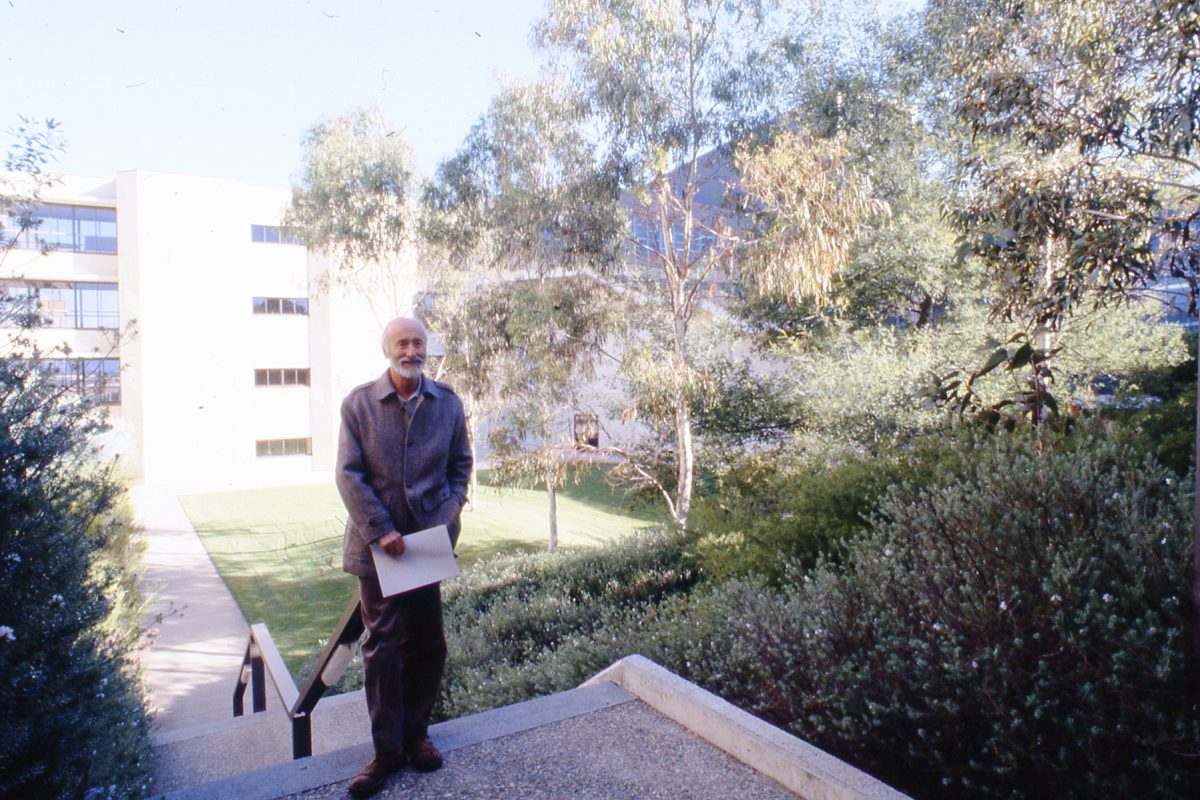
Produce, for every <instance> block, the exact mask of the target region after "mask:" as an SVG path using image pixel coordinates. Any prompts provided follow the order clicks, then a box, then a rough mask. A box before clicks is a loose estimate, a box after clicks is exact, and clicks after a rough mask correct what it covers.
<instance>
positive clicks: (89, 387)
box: [39, 358, 121, 406]
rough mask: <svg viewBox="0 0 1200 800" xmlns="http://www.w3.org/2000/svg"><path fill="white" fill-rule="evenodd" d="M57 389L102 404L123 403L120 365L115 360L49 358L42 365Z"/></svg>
mask: <svg viewBox="0 0 1200 800" xmlns="http://www.w3.org/2000/svg"><path fill="white" fill-rule="evenodd" d="M39 366H40V367H41V369H42V372H43V374H44V375H45V376H46V378H47V380H49V381H50V383H51V384H52V385H54V386H61V387H63V388H64V389H69V390H71V391H73V392H77V393H78V394H79V396H80V397H83V398H84V399H86V400H91V401H92V402H94V403H99V404H101V405H110V406H111V405H120V403H121V362H120V360H119V359H116V358H47V359H43V360H42V361H40V362H39Z"/></svg>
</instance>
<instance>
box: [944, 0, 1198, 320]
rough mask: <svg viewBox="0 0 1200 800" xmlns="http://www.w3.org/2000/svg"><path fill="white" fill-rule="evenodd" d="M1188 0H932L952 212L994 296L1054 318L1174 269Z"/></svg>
mask: <svg viewBox="0 0 1200 800" xmlns="http://www.w3.org/2000/svg"><path fill="white" fill-rule="evenodd" d="M1196 17H1197V4H1196V2H1195V0H1163V1H1162V2H1154V3H1142V2H1134V0H1098V1H1097V2H1089V3H1077V2H1072V1H1071V0H1049V1H1048V2H1041V3H1018V2H1003V3H983V2H978V1H977V0H938V1H937V2H933V3H930V6H929V12H928V17H927V24H928V26H929V30H930V31H931V32H932V33H933V34H934V35H935V37H937V38H938V39H939V40H940V41H941V42H942V52H944V53H945V54H946V61H945V62H944V69H945V77H946V86H945V89H946V94H945V96H946V97H947V99H948V100H949V102H950V105H951V107H952V109H953V111H954V113H955V114H956V115H957V116H958V118H959V119H960V120H961V122H962V123H963V125H964V126H965V128H966V131H967V132H968V133H969V135H970V136H971V137H972V138H973V140H974V141H973V142H972V147H970V148H964V149H963V151H962V155H963V158H962V161H961V164H960V168H961V169H962V170H963V172H964V174H965V175H966V176H967V177H968V178H969V181H965V182H964V183H965V184H966V185H969V186H970V187H971V188H970V191H969V192H964V193H963V194H962V196H961V197H959V198H956V201H955V203H954V208H953V213H954V215H955V218H956V220H957V221H958V223H959V224H960V226H961V228H962V230H963V232H964V244H963V252H964V253H967V252H974V253H976V254H977V255H979V256H980V257H981V258H982V259H983V260H984V261H985V262H986V263H987V265H988V268H989V272H990V273H991V274H992V276H993V277H994V279H995V285H996V287H997V290H998V291H997V296H996V297H995V298H994V300H995V304H996V307H997V309H998V310H999V311H1001V312H1002V313H1004V314H1005V315H1007V316H1009V317H1015V318H1022V319H1026V320H1029V321H1030V322H1031V323H1032V324H1037V325H1045V326H1047V327H1049V328H1051V329H1053V328H1054V327H1055V326H1056V325H1057V323H1058V321H1059V320H1061V319H1063V318H1064V317H1067V316H1070V315H1071V314H1072V313H1074V312H1075V311H1077V310H1078V309H1079V308H1082V307H1087V306H1091V305H1093V304H1105V303H1112V302H1121V301H1124V300H1125V299H1128V298H1129V297H1130V295H1131V293H1132V292H1135V291H1136V290H1137V289H1138V288H1139V287H1142V286H1145V285H1148V284H1151V283H1153V282H1154V281H1155V280H1156V279H1157V278H1158V277H1161V276H1163V275H1166V274H1173V275H1178V276H1181V277H1184V278H1186V279H1188V280H1189V282H1190V284H1191V285H1192V290H1193V293H1194V291H1195V285H1196V274H1197V269H1196V268H1197V257H1198V255H1197V250H1196V249H1195V247H1194V245H1193V244H1192V243H1191V241H1190V238H1189V237H1187V236H1184V235H1181V234H1183V232H1184V230H1185V229H1186V227H1187V226H1188V224H1189V223H1190V222H1191V221H1192V220H1194V219H1195V215H1194V214H1193V211H1194V210H1195V208H1196V205H1197V200H1198V199H1200V189H1197V187H1196V186H1195V183H1194V181H1192V180H1191V176H1192V175H1193V174H1194V172H1195V170H1196V168H1197V164H1196V162H1195V160H1194V150H1195V148H1196V145H1197V143H1198V142H1200V124H1198V123H1200V84H1198V83H1197V82H1196V79H1195V76H1196V74H1197V68H1198V59H1200V52H1198V51H1197V48H1196V46H1195V39H1196V22H1195V21H1196Z"/></svg>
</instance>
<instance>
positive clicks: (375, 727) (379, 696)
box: [358, 577, 446, 753]
mask: <svg viewBox="0 0 1200 800" xmlns="http://www.w3.org/2000/svg"><path fill="white" fill-rule="evenodd" d="M358 594H359V599H360V601H361V603H362V618H363V623H364V624H365V625H366V628H367V635H366V638H365V639H364V640H363V643H362V657H363V679H364V683H365V686H364V688H365V690H366V695H367V711H368V713H369V714H370V716H371V739H372V740H373V741H374V743H375V752H376V753H384V752H388V751H391V750H398V749H400V748H401V747H403V746H404V745H405V744H406V743H410V742H414V741H418V740H420V739H424V738H425V737H426V736H427V735H428V732H429V716H430V714H431V713H432V711H433V704H434V701H436V700H437V695H438V689H439V688H440V686H441V683H442V672H443V671H444V670H445V667H446V636H445V632H444V631H443V629H442V592H441V587H440V586H439V585H438V584H436V583H435V584H433V585H431V586H425V587H423V588H420V589H415V590H413V591H411V592H405V593H404V594H398V595H393V596H391V597H383V596H382V595H381V594H380V593H379V581H378V579H376V578H374V577H371V578H359V580H358Z"/></svg>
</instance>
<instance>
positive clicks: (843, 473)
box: [688, 456, 903, 581]
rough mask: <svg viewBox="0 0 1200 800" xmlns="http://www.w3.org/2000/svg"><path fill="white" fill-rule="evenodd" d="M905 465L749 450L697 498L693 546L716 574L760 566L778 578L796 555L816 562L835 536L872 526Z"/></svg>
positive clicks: (690, 520)
mask: <svg viewBox="0 0 1200 800" xmlns="http://www.w3.org/2000/svg"><path fill="white" fill-rule="evenodd" d="M902 472H903V469H902V467H901V466H900V464H899V463H898V462H896V461H895V460H893V459H888V458H862V457H850V458H847V459H845V460H843V461H841V462H838V463H834V464H827V463H821V464H810V465H806V466H800V467H791V468H789V467H787V466H784V465H782V464H781V461H780V460H779V459H777V458H769V457H768V458H764V457H760V456H748V457H746V458H743V459H741V460H740V461H739V462H738V463H737V464H736V465H735V466H734V467H733V468H732V469H730V470H729V471H728V472H727V473H726V474H725V475H724V476H722V478H721V479H720V480H719V481H717V482H715V485H714V487H713V490H712V494H709V495H706V496H703V497H697V498H696V499H695V500H694V502H693V505H692V511H691V514H690V516H689V518H688V530H689V533H690V538H691V541H692V547H691V550H690V552H691V554H692V556H693V557H694V558H695V559H696V560H697V563H698V564H699V565H700V567H701V568H702V569H703V570H704V571H706V572H708V573H711V574H712V575H713V576H714V577H715V578H717V579H723V578H726V577H731V576H735V575H747V574H750V573H756V574H761V575H766V576H768V577H769V578H771V579H772V580H775V581H777V580H779V579H781V578H782V577H783V574H784V572H785V570H786V569H787V565H788V564H789V563H792V562H796V561H799V562H801V563H804V564H808V565H810V566H811V565H812V564H813V563H815V562H816V559H817V556H818V555H820V554H821V553H824V552H828V551H829V549H830V548H831V547H832V545H833V543H834V542H837V541H840V540H842V539H844V538H846V537H849V536H852V535H854V534H857V533H861V532H863V531H864V530H866V528H867V518H868V517H869V516H870V515H871V514H873V513H874V512H875V511H876V510H877V508H878V505H879V501H880V499H881V497H882V496H883V494H884V493H885V492H886V491H887V489H888V487H889V486H891V485H892V484H894V483H896V482H897V481H899V480H900V476H901V474H902Z"/></svg>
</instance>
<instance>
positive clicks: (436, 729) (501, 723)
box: [155, 682, 637, 800]
mask: <svg viewBox="0 0 1200 800" xmlns="http://www.w3.org/2000/svg"><path fill="white" fill-rule="evenodd" d="M357 694H359V693H352V694H351V695H347V697H353V696H355V695H357ZM330 699H331V700H333V699H335V698H330ZM636 699H637V698H636V697H634V696H633V695H632V694H630V693H629V692H628V691H626V690H625V689H623V688H621V687H620V686H617V685H615V684H614V683H611V682H608V683H600V684H597V685H594V686H589V687H580V688H577V689H571V690H569V691H566V692H560V693H558V694H552V695H548V696H546V697H539V698H536V699H534V700H527V701H525V702H524V703H517V704H515V705H511V706H505V707H503V708H497V709H493V710H491V711H484V712H482V713H479V714H473V715H471V716H469V717H460V718H458V719H452V720H448V721H446V722H442V723H439V724H437V725H434V726H432V727H430V729H429V737H430V738H431V739H433V741H434V743H436V744H437V746H438V748H439V749H440V750H441V751H442V752H443V753H449V752H453V751H454V750H458V749H461V748H464V747H470V746H471V745H476V744H479V743H480V742H484V741H487V740H489V739H496V738H499V737H502V736H508V735H511V734H514V733H519V732H521V731H526V730H530V729H533V728H538V727H541V726H543V725H549V724H550V723H553V722H559V721H561V720H565V719H570V718H572V717H578V716H580V715H583V714H589V713H591V712H593V711H597V710H599V709H602V708H608V707H610V706H614V705H619V704H621V703H629V702H632V701H634V700H636ZM341 702H353V701H350V700H344V701H341ZM323 705H324V702H322V703H320V704H318V705H317V711H318V712H320V710H321V707H322V706H323ZM372 755H373V747H372V745H371V744H370V742H365V743H363V744H359V745H355V746H353V747H345V748H342V749H340V750H335V751H333V752H330V753H325V754H323V755H317V756H313V757H311V758H301V759H298V760H296V761H288V762H285V763H281V764H275V765H273V766H269V767H263V768H262V769H256V770H253V771H251V772H244V773H242V774H240V775H234V776H232V777H229V778H224V779H222V780H217V781H210V782H208V783H203V784H200V785H196V786H191V787H189V788H186V789H179V790H173V791H167V792H164V793H162V794H159V795H156V798H155V800H273V798H277V797H286V796H287V795H291V794H297V793H299V792H304V791H307V790H309V789H315V788H317V787H319V786H327V785H329V784H331V783H337V782H339V781H344V780H349V779H350V778H352V777H354V775H355V774H356V773H357V772H358V771H359V770H360V769H362V766H363V764H365V763H367V761H369V760H370V758H371V756H372Z"/></svg>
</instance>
